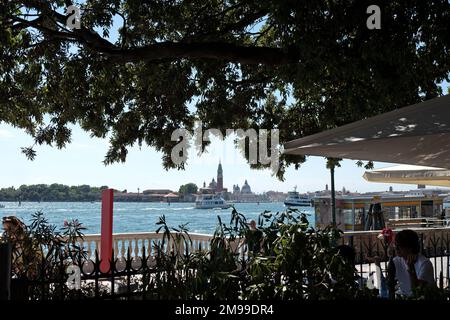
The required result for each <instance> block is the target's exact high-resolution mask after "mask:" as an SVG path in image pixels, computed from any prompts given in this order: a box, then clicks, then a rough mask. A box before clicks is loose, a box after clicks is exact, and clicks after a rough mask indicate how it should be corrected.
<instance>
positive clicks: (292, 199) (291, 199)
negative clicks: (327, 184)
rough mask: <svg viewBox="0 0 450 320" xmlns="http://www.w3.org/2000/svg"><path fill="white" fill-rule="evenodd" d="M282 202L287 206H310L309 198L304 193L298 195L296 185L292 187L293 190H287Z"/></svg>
mask: <svg viewBox="0 0 450 320" xmlns="http://www.w3.org/2000/svg"><path fill="white" fill-rule="evenodd" d="M284 204H285V205H286V206H289V207H310V206H311V198H310V197H308V196H305V195H300V194H299V193H298V192H297V187H294V191H289V192H288V196H287V198H286V200H284Z"/></svg>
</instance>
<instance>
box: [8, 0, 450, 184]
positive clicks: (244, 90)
mask: <svg viewBox="0 0 450 320" xmlns="http://www.w3.org/2000/svg"><path fill="white" fill-rule="evenodd" d="M71 4H74V3H72V1H70V0H66V1H62V0H50V1H38V0H18V1H5V0H2V1H1V2H0V6H1V10H0V12H1V13H0V61H1V64H0V122H6V123H9V124H11V125H13V126H16V127H19V128H22V129H24V130H26V132H28V133H29V134H30V135H32V136H33V137H34V139H35V142H36V144H37V145H39V144H44V143H46V144H52V145H56V146H57V147H58V148H63V147H64V146H65V145H66V144H67V143H68V142H70V139H71V125H72V124H75V123H76V124H79V125H80V126H81V127H82V128H83V129H84V130H86V131H87V132H89V133H90V134H91V135H92V136H95V137H100V138H105V137H109V138H110V149H109V151H108V152H107V154H106V157H105V163H107V164H108V163H112V162H115V161H125V159H126V155H127V150H128V148H129V147H130V146H132V145H133V144H136V143H137V144H139V145H143V144H146V145H148V146H152V147H154V148H156V149H157V150H159V151H162V152H163V154H164V156H163V164H164V166H165V167H166V168H173V167H177V166H178V167H182V165H176V164H175V163H173V162H172V161H171V159H170V152H171V149H172V147H173V146H174V144H175V143H176V142H174V141H171V139H170V137H171V133H172V132H173V130H174V129H177V128H188V129H192V127H193V125H194V121H195V120H201V121H202V123H203V126H204V127H205V128H217V129H221V130H224V129H226V128H242V129H246V128H255V129H258V128H267V129H272V128H277V129H280V142H281V143H283V142H286V141H288V140H290V139H293V138H297V137H300V136H305V135H309V134H313V133H316V132H319V131H322V130H325V129H329V128H332V127H335V126H340V125H343V124H345V123H348V122H352V121H355V120H359V119H362V118H365V117H368V116H372V115H375V114H379V113H382V112H386V111H389V110H392V109H395V108H399V107H402V106H405V105H408V104H411V103H415V102H418V101H421V100H424V99H429V98H432V97H435V96H437V95H440V94H441V89H440V87H439V86H438V85H437V83H440V82H442V81H443V80H445V79H447V80H448V74H449V71H450V60H449V59H448V57H449V42H450V40H449V37H448V35H449V30H448V29H449V25H450V15H449V2H448V1H447V0H431V1H421V0H413V1H391V0H389V1H388V0H384V1H366V0H363V1H354V0H332V1H325V0H320V1H303V0H302V1H270V0H258V1H255V0H250V1H239V0H228V1H217V0H201V1H199V0H195V1H183V0H179V1H175V0H169V1H163V0H151V1H145V2H142V1H138V0H96V1H92V0H87V1H82V2H81V4H80V5H81V8H82V9H83V11H82V18H81V29H72V30H71V29H68V28H67V25H66V22H67V18H68V15H66V13H65V11H64V10H65V9H66V8H67V6H69V5H71ZM75 4H76V3H75ZM372 4H377V5H379V6H380V9H381V29H380V30H369V29H368V28H367V26H366V20H367V18H368V16H369V15H368V14H367V13H366V9H367V7H368V6H369V5H372ZM24 152H25V153H26V154H27V156H28V157H30V158H34V157H35V155H36V154H35V151H34V149H33V148H32V147H28V148H24ZM281 161H282V162H281V166H280V170H279V172H278V175H279V177H282V175H283V172H284V170H285V168H286V166H287V165H289V164H292V163H296V164H299V163H301V162H302V161H304V158H301V157H292V156H286V155H284V156H283V157H282V158H281ZM252 166H253V167H258V165H252Z"/></svg>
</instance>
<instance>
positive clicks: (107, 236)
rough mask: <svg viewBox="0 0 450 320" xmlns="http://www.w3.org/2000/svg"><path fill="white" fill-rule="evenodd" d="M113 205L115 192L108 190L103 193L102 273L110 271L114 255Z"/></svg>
mask: <svg viewBox="0 0 450 320" xmlns="http://www.w3.org/2000/svg"><path fill="white" fill-rule="evenodd" d="M113 203H114V190H113V189H106V190H103V192H102V227H101V233H102V234H101V240H100V259H101V264H100V271H101V272H104V273H107V272H109V271H110V261H109V260H110V259H111V254H112V242H113V239H112V232H113Z"/></svg>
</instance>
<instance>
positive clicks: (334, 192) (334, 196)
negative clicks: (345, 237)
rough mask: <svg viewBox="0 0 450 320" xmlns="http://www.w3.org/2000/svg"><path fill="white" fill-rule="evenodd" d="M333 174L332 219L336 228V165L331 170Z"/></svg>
mask: <svg viewBox="0 0 450 320" xmlns="http://www.w3.org/2000/svg"><path fill="white" fill-rule="evenodd" d="M330 174H331V217H332V219H333V227H336V191H335V190H334V165H333V166H331V168H330Z"/></svg>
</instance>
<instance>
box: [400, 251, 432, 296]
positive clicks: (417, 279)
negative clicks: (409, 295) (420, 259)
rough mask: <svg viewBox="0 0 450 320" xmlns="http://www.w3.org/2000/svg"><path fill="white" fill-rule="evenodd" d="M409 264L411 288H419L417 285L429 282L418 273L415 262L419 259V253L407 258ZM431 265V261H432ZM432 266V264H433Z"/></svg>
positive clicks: (420, 285)
mask: <svg viewBox="0 0 450 320" xmlns="http://www.w3.org/2000/svg"><path fill="white" fill-rule="evenodd" d="M406 261H407V264H408V273H409V278H410V280H411V289H414V288H417V287H423V286H425V285H427V284H428V282H427V281H426V280H425V279H423V278H422V276H420V275H417V270H416V267H415V266H414V264H415V263H416V261H417V255H415V254H413V255H410V256H408V257H407V259H406ZM430 265H431V263H430ZM431 267H432V266H431Z"/></svg>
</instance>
